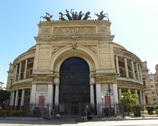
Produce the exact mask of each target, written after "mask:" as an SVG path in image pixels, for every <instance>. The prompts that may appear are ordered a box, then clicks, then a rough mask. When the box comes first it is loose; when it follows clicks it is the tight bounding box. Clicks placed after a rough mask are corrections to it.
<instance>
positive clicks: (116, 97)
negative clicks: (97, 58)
mask: <svg viewBox="0 0 158 126" xmlns="http://www.w3.org/2000/svg"><path fill="white" fill-rule="evenodd" d="M113 95H114V103H115V104H116V103H118V90H117V84H113Z"/></svg>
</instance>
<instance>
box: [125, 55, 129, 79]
mask: <svg viewBox="0 0 158 126" xmlns="http://www.w3.org/2000/svg"><path fill="white" fill-rule="evenodd" d="M124 63H125V72H126V77H129V73H128V64H127V59H126V58H125V59H124Z"/></svg>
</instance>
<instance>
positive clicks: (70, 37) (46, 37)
mask: <svg viewBox="0 0 158 126" xmlns="http://www.w3.org/2000/svg"><path fill="white" fill-rule="evenodd" d="M113 39H114V35H98V34H89V35H81V34H78V35H76V34H75V35H66V36H65V35H39V36H37V37H35V40H36V41H37V42H40V41H61V40H64V41H65V40H71V41H72V40H80V41H83V40H104V41H113Z"/></svg>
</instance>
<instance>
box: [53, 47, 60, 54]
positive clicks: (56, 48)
mask: <svg viewBox="0 0 158 126" xmlns="http://www.w3.org/2000/svg"><path fill="white" fill-rule="evenodd" d="M59 49H60V47H52V53H53V54H54V53H55V52H57V51H58V50H59Z"/></svg>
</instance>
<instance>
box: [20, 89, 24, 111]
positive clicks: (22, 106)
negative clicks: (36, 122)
mask: <svg viewBox="0 0 158 126" xmlns="http://www.w3.org/2000/svg"><path fill="white" fill-rule="evenodd" d="M24 96H25V89H22V95H21V103H20V109H21V110H23V109H24Z"/></svg>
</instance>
